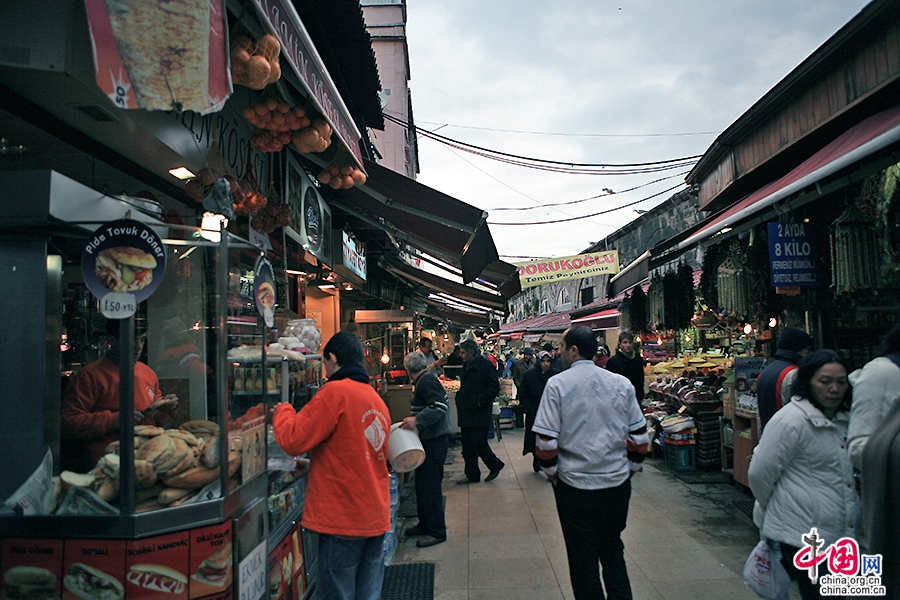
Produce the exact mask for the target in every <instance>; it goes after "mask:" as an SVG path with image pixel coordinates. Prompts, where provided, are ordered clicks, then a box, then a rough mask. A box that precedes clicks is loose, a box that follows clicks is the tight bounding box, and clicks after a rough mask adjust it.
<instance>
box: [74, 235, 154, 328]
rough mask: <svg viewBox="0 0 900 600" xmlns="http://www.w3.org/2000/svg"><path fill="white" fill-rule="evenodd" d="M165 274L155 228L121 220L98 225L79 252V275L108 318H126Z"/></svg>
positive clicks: (150, 292)
mask: <svg viewBox="0 0 900 600" xmlns="http://www.w3.org/2000/svg"><path fill="white" fill-rule="evenodd" d="M165 274H166V249H165V246H163V243H162V240H161V239H160V238H159V236H158V235H157V234H156V232H155V231H153V230H152V229H150V228H149V227H148V226H147V225H145V224H143V223H141V222H140V221H134V220H132V219H122V220H119V221H112V222H110V223H106V224H104V225H101V226H100V227H98V228H97V229H96V231H94V233H93V234H92V235H91V237H90V239H89V240H88V243H87V245H86V246H85V247H84V250H83V251H82V253H81V276H82V277H83V278H84V283H85V284H86V285H87V287H88V289H89V290H91V293H92V294H94V296H96V297H97V299H99V300H100V312H101V313H102V314H103V316H105V317H106V318H108V319H125V318H128V317H130V316H131V315H133V314H134V313H135V311H136V310H137V305H138V304H139V303H141V302H143V301H144V300H146V299H147V298H149V297H150V295H151V294H152V293H153V292H154V291H156V288H158V287H159V284H160V283H161V282H162V279H163V276H164V275H165Z"/></svg>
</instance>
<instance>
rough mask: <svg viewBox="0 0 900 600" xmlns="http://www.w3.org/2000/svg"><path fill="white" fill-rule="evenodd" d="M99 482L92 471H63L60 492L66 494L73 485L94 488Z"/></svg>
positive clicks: (60, 475) (60, 478) (60, 479)
mask: <svg viewBox="0 0 900 600" xmlns="http://www.w3.org/2000/svg"><path fill="white" fill-rule="evenodd" d="M96 483H97V478H96V477H95V476H94V475H92V474H91V473H76V472H74V471H63V472H62V473H60V474H59V484H60V494H61V495H62V496H65V495H66V494H68V493H69V490H70V489H72V488H73V487H82V488H87V489H89V490H93V489H94V486H95V485H96Z"/></svg>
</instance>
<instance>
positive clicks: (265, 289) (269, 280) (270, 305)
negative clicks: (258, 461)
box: [245, 256, 277, 481]
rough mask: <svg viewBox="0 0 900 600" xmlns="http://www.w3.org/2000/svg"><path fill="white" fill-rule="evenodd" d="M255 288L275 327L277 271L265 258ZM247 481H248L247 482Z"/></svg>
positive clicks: (266, 317) (256, 270)
mask: <svg viewBox="0 0 900 600" xmlns="http://www.w3.org/2000/svg"><path fill="white" fill-rule="evenodd" d="M253 271H254V273H255V275H254V277H253V287H254V289H255V291H256V293H255V296H256V310H258V311H259V314H261V315H262V317H263V321H265V322H266V327H269V328H271V327H272V326H274V325H275V298H276V297H277V296H276V295H275V270H274V269H273V268H272V263H271V262H269V259H268V258H266V257H265V256H260V257H259V259H258V260H257V261H256V267H255V268H254V269H253ZM245 481H246V480H245Z"/></svg>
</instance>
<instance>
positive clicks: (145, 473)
mask: <svg viewBox="0 0 900 600" xmlns="http://www.w3.org/2000/svg"><path fill="white" fill-rule="evenodd" d="M155 483H156V467H155V466H153V463H152V462H150V461H147V460H140V459H137V460H135V461H134V487H135V489H138V490H142V489H144V488H148V487H150V486H152V485H153V484H155Z"/></svg>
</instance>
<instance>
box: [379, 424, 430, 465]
mask: <svg viewBox="0 0 900 600" xmlns="http://www.w3.org/2000/svg"><path fill="white" fill-rule="evenodd" d="M388 461H390V463H391V467H392V468H393V469H394V471H396V472H397V473H408V472H410V471H415V470H416V469H418V468H419V466H420V465H421V464H422V463H423V462H424V461H425V448H423V447H422V441H421V440H420V439H419V434H418V433H417V432H415V431H410V430H409V429H401V428H400V423H394V424H393V425H391V437H390V438H388Z"/></svg>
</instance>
